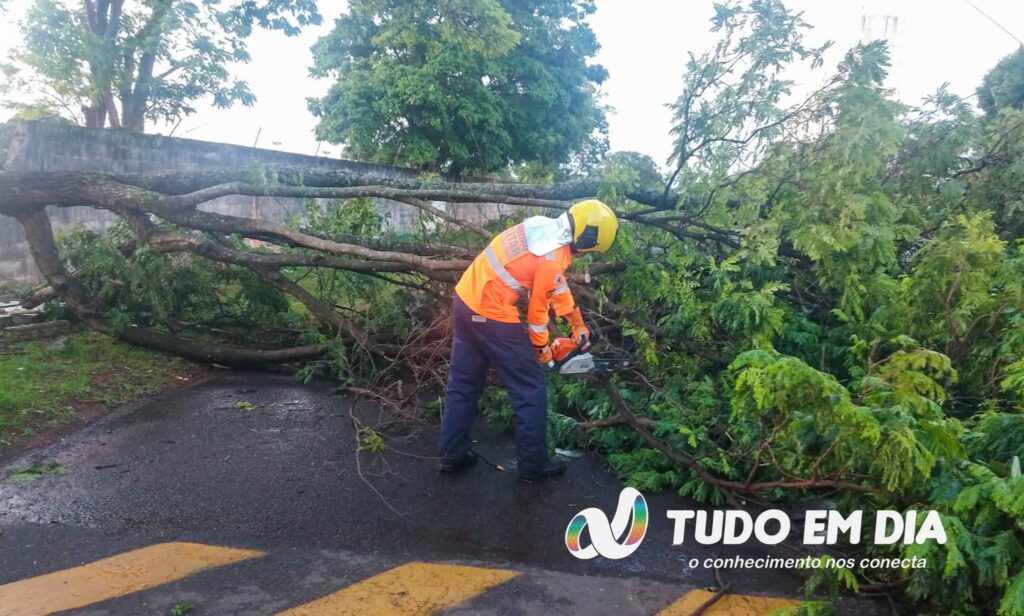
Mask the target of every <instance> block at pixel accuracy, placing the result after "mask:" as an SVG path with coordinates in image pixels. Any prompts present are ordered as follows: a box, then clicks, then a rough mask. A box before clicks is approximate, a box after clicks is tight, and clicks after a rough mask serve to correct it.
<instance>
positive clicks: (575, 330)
mask: <svg viewBox="0 0 1024 616" xmlns="http://www.w3.org/2000/svg"><path fill="white" fill-rule="evenodd" d="M565 319H566V320H567V321H569V325H570V326H572V339H573V341H574V342H575V343H576V344H578V345H580V350H581V351H586V350H587V347H589V346H590V329H589V328H588V327H587V325H586V323H584V322H583V313H582V312H580V309H579V307H576V308H573V309H572V312H570V313H569V314H567V315H565Z"/></svg>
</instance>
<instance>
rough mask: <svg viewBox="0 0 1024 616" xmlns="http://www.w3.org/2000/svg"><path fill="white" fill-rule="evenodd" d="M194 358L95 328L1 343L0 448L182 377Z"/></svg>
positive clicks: (191, 367)
mask: <svg viewBox="0 0 1024 616" xmlns="http://www.w3.org/2000/svg"><path fill="white" fill-rule="evenodd" d="M195 372H196V366H195V364H191V363H189V362H186V361H184V360H182V359H180V358H177V357H172V356H169V355H165V354H163V353H158V352H155V351H149V350H146V349H142V348H140V347H136V346H132V345H129V344H125V343H123V342H117V341H116V340H113V339H112V338H109V337H108V336H104V335H102V334H99V333H96V332H80V333H74V334H70V335H68V336H65V337H62V338H60V339H57V340H44V341H34V342H21V343H12V344H9V345H6V346H4V347H2V348H0V449H3V448H5V447H9V446H10V445H11V444H13V442H14V440H15V439H16V438H18V437H21V436H25V435H30V434H33V433H35V432H38V431H41V430H47V429H52V428H56V427H59V426H62V425H64V424H66V423H68V422H69V421H71V420H73V419H75V418H76V417H78V412H79V411H80V410H82V409H85V408H94V407H96V406H102V407H110V406H115V405H117V404H121V403H123V402H127V401H129V400H133V399H135V398H139V397H142V396H145V395H148V394H151V393H155V392H157V391H160V390H162V389H164V388H166V387H167V386H168V385H169V384H172V383H179V382H181V381H180V379H181V378H183V377H185V376H188V375H190V374H194V373H195Z"/></svg>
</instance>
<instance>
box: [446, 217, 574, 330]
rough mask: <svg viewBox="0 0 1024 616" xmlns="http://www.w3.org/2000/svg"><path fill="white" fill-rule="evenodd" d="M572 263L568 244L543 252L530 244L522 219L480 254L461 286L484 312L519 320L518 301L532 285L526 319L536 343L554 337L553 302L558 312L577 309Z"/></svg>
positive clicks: (495, 318)
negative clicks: (550, 325) (568, 273)
mask: <svg viewBox="0 0 1024 616" xmlns="http://www.w3.org/2000/svg"><path fill="white" fill-rule="evenodd" d="M570 263H572V253H571V251H570V250H569V247H568V246H562V247H561V248H557V249H555V250H553V251H551V252H549V253H548V254H546V255H544V256H537V255H535V254H533V253H531V252H530V251H529V249H528V248H527V246H526V231H525V229H524V228H523V225H522V224H518V225H516V226H514V227H512V228H510V229H506V230H505V231H503V232H501V233H500V234H498V236H497V237H495V238H494V239H493V240H492V241H491V243H490V244H489V245H488V246H487V248H485V249H484V251H483V252H481V253H480V254H479V255H477V257H476V259H474V260H473V263H472V264H471V265H470V266H469V269H467V270H466V272H465V273H464V274H463V275H462V278H461V279H460V280H459V283H458V284H457V285H455V292H456V293H457V294H458V295H459V297H460V298H462V301H463V302H465V303H466V305H467V306H469V307H470V309H471V310H473V312H475V313H477V314H478V315H480V316H482V317H484V318H487V319H491V320H493V321H501V322H505V323H518V322H519V312H518V311H517V310H516V302H517V301H518V299H519V294H520V293H521V292H523V291H524V290H525V289H529V290H530V305H529V308H528V309H527V312H526V322H527V326H528V328H529V331H530V342H532V343H533V344H534V345H535V346H544V345H545V344H547V343H548V308H549V306H550V307H553V308H554V309H555V316H559V317H562V316H565V315H567V314H569V313H570V312H572V309H573V308H574V307H575V305H576V302H575V301H574V300H573V298H572V293H571V292H570V291H569V284H568V282H567V281H566V279H565V270H566V268H568V267H569V264H570Z"/></svg>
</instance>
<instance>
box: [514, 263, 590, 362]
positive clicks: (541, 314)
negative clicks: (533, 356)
mask: <svg viewBox="0 0 1024 616" xmlns="http://www.w3.org/2000/svg"><path fill="white" fill-rule="evenodd" d="M550 308H554V309H555V316H557V317H566V318H568V319H569V322H570V324H572V325H573V337H576V336H575V334H576V324H575V323H573V314H574V313H576V314H579V309H577V308H576V302H575V300H573V298H572V293H571V292H570V291H569V283H568V281H567V280H566V278H565V271H564V270H563V269H562V266H561V265H559V264H558V262H556V261H545V262H544V263H543V264H541V266H540V267H538V268H537V272H536V273H535V274H534V279H533V289H532V292H531V294H530V306H529V308H528V309H527V313H526V322H527V324H528V326H529V328H530V342H532V343H533V346H534V347H537V348H542V347H544V346H546V345H547V344H548V340H549V339H550V336H549V335H548V310H549V309H550ZM579 324H580V325H582V324H583V317H582V316H580V318H579ZM588 336H589V332H588Z"/></svg>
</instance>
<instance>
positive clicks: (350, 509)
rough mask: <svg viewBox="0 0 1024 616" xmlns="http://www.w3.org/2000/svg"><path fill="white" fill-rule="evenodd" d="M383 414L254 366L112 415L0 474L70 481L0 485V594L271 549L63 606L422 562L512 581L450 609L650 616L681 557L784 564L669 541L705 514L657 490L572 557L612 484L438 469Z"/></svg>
mask: <svg viewBox="0 0 1024 616" xmlns="http://www.w3.org/2000/svg"><path fill="white" fill-rule="evenodd" d="M382 413H383V412H382V411H381V409H380V408H378V407H375V406H373V405H371V404H368V403H361V404H360V405H358V406H355V407H353V404H352V403H351V402H350V401H349V400H347V399H345V398H343V397H340V396H338V395H335V394H333V393H332V392H331V390H330V389H329V388H328V387H327V386H323V385H312V386H305V385H301V384H298V383H296V382H295V381H294V380H292V379H291V378H289V377H285V376H275V375H267V374H258V373H226V374H225V375H224V376H223V377H220V378H217V379H214V380H212V381H209V382H206V383H202V384H199V385H197V386H195V387H192V388H187V389H182V390H178V391H174V392H171V393H169V394H168V395H167V396H165V397H163V398H159V399H157V400H155V401H152V402H149V403H147V404H145V405H143V406H141V407H138V408H132V407H128V408H126V409H125V410H123V411H121V412H116V413H114V414H113V415H111V416H110V417H108V418H107V419H105V420H103V421H101V422H99V423H97V424H94V425H92V426H90V427H88V428H86V429H84V430H82V431H81V432H79V433H77V434H74V435H71V436H69V437H67V438H65V439H63V440H62V441H61V442H58V443H55V444H53V445H51V446H49V447H47V448H45V449H43V450H40V451H34V452H29V453H28V454H26V455H24V456H22V457H21V458H19V459H16V460H13V461H12V462H11V463H10V464H8V465H7V466H6V467H5V468H2V469H0V477H6V476H7V475H8V474H9V473H10V472H11V471H12V470H14V469H17V468H21V467H24V466H26V465H28V464H30V463H32V462H33V461H36V460H42V459H45V460H52V461H56V462H57V463H59V464H60V465H62V466H63V467H65V468H66V469H67V470H68V473H67V474H64V475H51V476H47V477H44V478H42V479H39V480H36V481H32V482H19V483H12V482H10V481H0V585H3V584H8V583H13V582H16V581H18V580H24V579H27V578H31V577H32V576H38V575H41V574H45V573H49V572H53V571H57V570H60V569H64V568H67V567H74V566H77V565H81V564H83V563H88V562H91V561H95V560H97V559H101V558H106V557H110V556H113V555H116V554H121V553H124V552H126V551H131V550H135V549H138V548H142V547H145V546H151V545H156V544H163V543H167V542H194V543H198V544H204V545H215V546H231V547H232V548H240V549H250V550H258V551H260V552H261V553H262V554H264V555H263V556H261V557H259V558H254V559H252V560H246V561H244V562H240V563H235V564H231V565H229V566H223V567H219V568H214V569H210V570H207V571H202V572H199V573H196V574H195V575H190V576H189V577H187V578H185V579H182V580H179V581H173V582H169V583H166V584H163V585H160V586H158V587H157V588H155V589H152V590H146V591H145V592H139V593H135V594H130V595H127V596H124V597H121V598H117V599H112V600H107V601H104V602H102V603H98V604H95V605H92V606H90V607H84V608H81V609H80V610H79V611H78V612H76V613H81V614H136V613H169V612H168V610H169V609H170V607H169V606H172V605H174V604H175V603H177V602H179V601H187V602H189V603H192V604H194V606H195V609H194V611H192V612H189V613H192V614H236V613H237V614H257V613H266V614H272V613H276V612H278V611H280V610H283V609H286V608H290V607H294V606H297V605H301V604H303V603H305V602H308V601H312V600H314V599H316V598H317V597H321V596H324V595H326V594H330V593H332V592H335V591H338V590H339V589H341V588H342V587H344V586H346V585H349V584H352V583H354V582H356V581H359V580H363V579H365V578H367V577H372V576H374V575H377V574H380V573H382V572H385V571H388V570H390V569H393V568H394V567H400V566H402V565H403V564H407V563H410V562H424V563H459V564H463V565H467V566H472V567H478V568H481V569H488V570H490V569H499V570H509V571H515V572H517V575H516V576H515V578H514V579H510V580H508V581H505V582H502V583H500V584H495V585H494V586H493V588H491V587H489V589H488V590H487V591H486V592H482V591H481V593H478V594H477V595H473V598H470V599H468V601H460V602H458V604H457V607H455V604H452V605H446V606H445V607H446V608H449V609H451V610H452V613H527V614H529V613H538V614H539V613H549V612H550V611H551V610H552V609H554V610H555V611H556V612H558V613H588V614H604V613H608V614H628V613H638V614H640V613H649V614H653V613H656V612H658V611H659V610H660V609H662V608H664V607H666V606H668V605H670V604H672V603H673V602H674V601H676V600H677V599H679V598H680V597H683V596H684V595H686V594H687V593H688V592H689V591H692V590H693V589H695V588H701V587H709V586H717V582H716V580H715V577H714V573H713V571H711V570H708V569H704V568H690V567H688V566H687V564H686V563H687V561H688V560H689V559H691V558H700V559H703V558H706V557H709V556H733V555H742V556H753V557H756V556H763V555H774V556H779V555H780V552H779V550H778V548H774V549H772V548H764V547H761V546H757V545H750V546H742V547H738V548H737V547H733V546H730V547H728V548H723V547H721V546H719V547H715V546H699V545H683V546H678V547H672V545H671V539H672V527H671V525H670V523H669V522H670V521H669V520H668V519H667V518H666V517H665V514H664V512H665V511H666V510H667V509H686V508H699V507H698V506H697V505H695V504H693V503H688V502H686V501H684V500H682V499H680V498H679V497H677V496H675V495H673V494H654V495H647V499H648V506H649V509H650V511H651V516H650V527H649V529H648V532H647V536H646V538H645V539H644V542H643V545H642V546H641V547H640V548H639V549H638V550H637V552H636V553H634V554H633V555H632V556H630V557H628V558H626V559H623V560H618V561H613V560H607V559H604V558H600V557H599V558H595V559H593V560H590V561H580V560H577V559H575V558H573V557H572V556H571V555H570V554H569V552H568V550H567V549H566V547H565V543H564V534H565V528H566V525H567V524H568V522H569V520H571V519H572V517H573V516H574V515H575V514H576V513H577V512H579V511H580V510H582V509H584V508H587V507H594V506H596V507H599V508H601V509H602V510H604V511H606V512H608V513H609V515H611V513H612V512H614V510H615V507H616V504H617V501H618V495H619V491H620V490H621V489H622V484H621V483H620V482H619V481H618V480H617V479H616V477H615V476H614V475H613V474H612V473H611V472H610V471H608V470H607V469H606V468H604V466H603V464H602V463H601V461H600V460H598V459H596V458H593V457H590V456H585V457H583V458H580V459H575V460H572V461H571V462H570V467H569V471H568V473H567V474H566V475H565V476H564V477H562V478H559V479H557V480H555V481H551V482H548V483H546V484H544V483H541V484H527V483H523V482H520V481H518V480H517V476H516V474H515V473H514V472H510V473H500V472H497V471H495V470H494V469H492V468H490V467H488V466H487V465H485V464H478V465H477V466H476V467H475V468H473V469H471V470H470V471H469V472H467V473H465V474H463V475H460V476H455V477H451V476H442V475H438V474H437V473H436V471H435V461H434V460H433V458H432V457H433V455H434V443H435V434H436V430H435V427H434V426H432V425H427V426H425V427H415V426H411V425H405V424H401V423H400V424H399V425H394V424H392V425H391V426H390V427H388V426H385V425H383V424H382V423H381V421H382V419H383V420H385V421H392V420H394V419H395V418H394V417H390V416H385V415H384V414H382ZM354 418H355V420H354ZM375 425H376V426H378V427H379V428H380V430H381V432H382V433H383V434H384V435H385V437H386V440H387V442H388V445H389V447H388V449H387V450H386V451H384V452H383V453H372V452H367V451H364V452H362V453H358V454H357V452H356V447H357V438H356V434H357V433H356V429H357V428H356V427H357V426H363V427H365V426H375ZM475 436H476V438H477V443H476V445H475V448H476V449H477V450H478V451H480V452H481V453H482V454H483V455H484V456H486V457H487V458H489V459H490V460H491V461H493V462H497V463H500V464H507V463H509V462H511V461H513V460H514V457H515V448H514V441H513V439H512V437H511V435H509V434H505V433H502V432H501V431H499V430H497V429H495V428H492V427H489V426H486V425H485V424H484V423H483V421H479V422H478V424H477V430H476V434H475ZM787 555H788V554H787ZM431 571H433V570H431ZM721 573H722V576H723V577H724V578H725V581H726V582H727V583H729V584H730V592H731V593H749V594H755V595H774V596H791V597H793V596H799V590H798V589H799V585H800V583H801V579H800V578H799V577H798V576H797V575H795V573H793V572H791V571H785V570H773V571H750V570H744V571H736V572H729V571H724V572H721ZM424 575H426V574H424ZM430 575H433V573H431V574H430ZM488 575H490V574H488ZM428 577H429V576H428ZM2 593H3V587H2V586H0V597H2V596H3V594H2ZM414 594H415V593H414ZM861 607H863V606H861ZM3 609H4V608H3V606H2V605H0V614H4V611H3ZM154 610H155V611H154ZM859 611H860V613H865V611H864V610H863V609H860V610H859ZM11 613H18V612H17V611H14V612H11ZM687 613H688V612H687ZM708 613H709V614H711V613H713V612H708ZM735 613H737V614H738V613H740V612H739V611H736V612H735Z"/></svg>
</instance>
